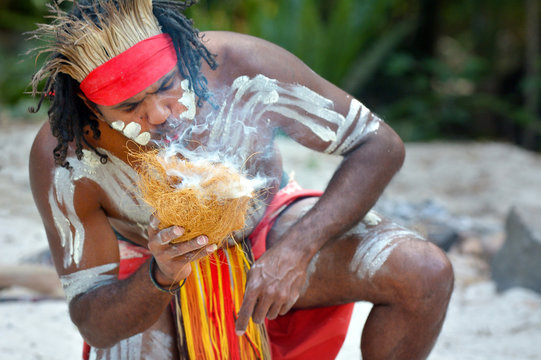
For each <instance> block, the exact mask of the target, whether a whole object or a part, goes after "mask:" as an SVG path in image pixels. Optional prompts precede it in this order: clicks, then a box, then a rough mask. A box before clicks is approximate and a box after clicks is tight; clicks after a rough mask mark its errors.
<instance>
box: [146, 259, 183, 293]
mask: <svg viewBox="0 0 541 360" xmlns="http://www.w3.org/2000/svg"><path fill="white" fill-rule="evenodd" d="M155 267H156V259H154V256H153V257H152V258H151V259H150V264H149V266H148V274H149V275H150V281H152V284H153V285H154V286H155V287H156V289H158V290H160V291H161V292H164V293H168V294H173V293H175V292H176V291H177V290H180V288H181V287H183V286H184V284H185V283H186V279H184V280H182V283H181V284H179V285H177V286H176V287H175V288H172V287H170V288H169V289H166V288H164V287H163V286H161V285H160V284H158V281H156V278H155V277H154V268H155Z"/></svg>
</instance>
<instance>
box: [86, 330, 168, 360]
mask: <svg viewBox="0 0 541 360" xmlns="http://www.w3.org/2000/svg"><path fill="white" fill-rule="evenodd" d="M173 341H174V339H173V337H172V336H171V335H169V334H166V333H164V332H163V331H159V330H152V329H150V330H147V331H145V332H144V333H141V334H137V335H134V336H132V337H130V338H128V339H125V340H122V341H120V342H119V343H118V344H116V345H115V346H113V347H111V348H109V349H96V348H92V350H91V352H90V360H147V359H152V360H154V359H157V360H159V359H171V358H172V354H171V350H170V349H171V348H172V347H173V345H174V342H173Z"/></svg>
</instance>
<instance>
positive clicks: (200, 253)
mask: <svg viewBox="0 0 541 360" xmlns="http://www.w3.org/2000/svg"><path fill="white" fill-rule="evenodd" d="M217 249H218V246H216V244H211V245H209V246H207V247H204V248H199V249H196V250H194V251H190V252H187V253H183V254H177V255H176V256H174V257H176V258H180V259H182V260H185V261H187V262H192V261H196V260H199V259H202V258H204V257H205V256H208V255H209V254H212V253H213V252H215V251H216V250H217Z"/></svg>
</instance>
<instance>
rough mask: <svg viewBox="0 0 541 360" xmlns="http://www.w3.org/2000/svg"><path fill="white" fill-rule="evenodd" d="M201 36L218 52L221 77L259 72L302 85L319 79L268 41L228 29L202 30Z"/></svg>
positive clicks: (251, 75)
mask: <svg viewBox="0 0 541 360" xmlns="http://www.w3.org/2000/svg"><path fill="white" fill-rule="evenodd" d="M203 36H204V44H205V45H206V46H207V47H208V49H209V50H210V51H211V52H212V53H213V54H216V55H217V61H218V71H219V73H220V77H222V80H226V79H227V78H229V79H230V80H234V79H235V78H237V77H238V76H242V75H246V76H249V77H253V76H256V75H260V74H261V75H265V76H267V77H269V78H272V79H277V80H280V81H283V82H288V83H301V84H305V85H310V83H311V82H314V81H317V80H321V78H320V77H318V76H317V75H316V74H315V73H314V72H313V71H312V70H311V69H310V68H309V67H308V66H306V65H305V64H304V63H303V62H302V61H301V60H300V59H299V58H298V57H296V56H295V55H294V54H292V53H290V52H289V51H287V50H286V49H284V48H282V47H280V46H278V45H276V44H273V43H271V42H269V41H267V40H264V39H261V38H257V37H254V36H251V35H246V34H240V33H234V32H227V31H209V32H204V33H203Z"/></svg>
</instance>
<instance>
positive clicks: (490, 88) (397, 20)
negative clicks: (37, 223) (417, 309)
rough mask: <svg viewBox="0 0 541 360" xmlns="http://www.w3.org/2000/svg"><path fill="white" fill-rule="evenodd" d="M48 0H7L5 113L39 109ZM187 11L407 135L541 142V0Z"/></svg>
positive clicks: (236, 1)
mask: <svg viewBox="0 0 541 360" xmlns="http://www.w3.org/2000/svg"><path fill="white" fill-rule="evenodd" d="M46 2H47V0H0V120H1V119H2V118H3V119H4V121H5V119H8V118H9V119H14V118H15V119H28V118H29V117H30V115H29V114H27V108H28V106H29V105H32V104H33V103H34V101H33V100H32V99H31V97H30V96H29V95H25V94H24V93H25V91H28V83H29V81H30V78H31V75H32V73H33V72H34V71H35V69H36V63H35V61H34V59H33V58H32V57H30V56H26V55H24V53H25V52H26V51H27V50H28V49H30V48H32V47H35V46H36V44H32V43H31V42H29V41H26V40H25V36H24V35H23V33H24V32H26V31H30V30H33V29H34V27H35V25H34V24H35V23H37V22H43V21H44V20H43V16H44V15H46V8H45V4H46ZM188 14H189V15H190V16H191V17H192V18H193V19H194V21H195V24H196V27H198V28H199V29H200V30H231V31H237V32H242V33H248V34H252V35H255V36H258V37H261V38H264V39H266V40H269V41H271V42H274V43H276V44H278V45H280V46H282V47H284V48H286V49H288V50H289V51H291V52H292V53H293V54H295V55H297V56H298V57H299V58H301V59H302V60H303V61H304V62H306V63H307V64H308V65H309V66H310V67H312V68H313V69H314V70H315V71H316V72H317V73H319V74H320V75H322V76H323V77H325V78H327V79H328V80H330V81H332V82H333V83H335V84H336V85H338V86H339V87H341V88H343V89H345V90H346V91H348V92H350V93H351V94H352V95H354V96H356V97H357V98H358V99H360V100H361V101H362V102H363V103H364V104H365V105H367V106H368V107H369V108H371V109H372V110H373V111H375V112H376V113H378V114H379V115H380V116H381V117H383V118H384V119H385V120H386V121H387V122H388V123H390V125H391V126H393V127H394V128H395V129H396V130H397V132H398V133H399V134H400V135H401V136H402V137H403V138H404V139H405V140H407V141H419V140H432V139H476V140H480V139H481V140H482V139H497V140H505V141H510V142H513V143H515V144H518V145H520V146H523V147H525V148H528V149H531V150H535V151H540V150H541V119H540V101H539V100H540V87H541V75H540V66H541V61H540V57H539V53H540V16H541V6H540V5H539V1H538V0H475V1H471V0H201V1H200V2H199V4H197V5H195V6H193V7H192V8H191V9H190V10H189V11H188ZM38 64H39V61H38ZM43 116H45V112H43ZM33 117H34V118H36V116H35V115H34V116H33ZM38 117H39V116H38ZM41 119H42V117H41V118H40V120H41Z"/></svg>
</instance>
